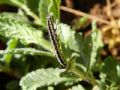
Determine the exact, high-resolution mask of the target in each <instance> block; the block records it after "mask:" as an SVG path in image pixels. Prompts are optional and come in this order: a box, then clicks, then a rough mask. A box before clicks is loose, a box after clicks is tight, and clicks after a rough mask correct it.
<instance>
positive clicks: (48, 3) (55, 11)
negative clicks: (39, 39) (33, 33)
mask: <svg viewBox="0 0 120 90" xmlns="http://www.w3.org/2000/svg"><path fill="white" fill-rule="evenodd" d="M60 1H61V0H40V3H39V16H40V20H41V21H40V23H41V24H42V25H43V26H45V27H46V26H47V23H46V17H47V16H48V14H52V15H53V17H54V19H55V20H58V21H59V19H60V10H59V9H60V8H59V6H60Z"/></svg>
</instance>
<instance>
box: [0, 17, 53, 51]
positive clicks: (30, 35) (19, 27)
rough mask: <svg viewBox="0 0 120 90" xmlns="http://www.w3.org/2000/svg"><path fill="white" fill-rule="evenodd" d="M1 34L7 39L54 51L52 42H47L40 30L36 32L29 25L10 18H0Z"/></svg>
mask: <svg viewBox="0 0 120 90" xmlns="http://www.w3.org/2000/svg"><path fill="white" fill-rule="evenodd" d="M0 34H1V35H3V36H5V37H7V38H17V39H20V41H21V42H22V43H23V44H26V45H27V44H30V43H35V44H37V45H41V46H42V47H43V48H45V49H47V50H50V51H52V50H53V49H52V46H51V44H50V42H48V41H47V40H45V39H44V38H43V36H42V32H41V31H40V30H36V29H35V28H33V27H31V26H30V25H29V24H26V23H23V22H19V21H16V20H13V19H10V18H6V17H0Z"/></svg>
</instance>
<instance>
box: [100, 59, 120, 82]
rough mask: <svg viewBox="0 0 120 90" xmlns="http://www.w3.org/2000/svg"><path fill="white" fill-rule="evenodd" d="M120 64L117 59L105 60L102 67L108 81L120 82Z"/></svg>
mask: <svg viewBox="0 0 120 90" xmlns="http://www.w3.org/2000/svg"><path fill="white" fill-rule="evenodd" d="M118 68H120V64H119V62H117V60H116V59H114V58H112V57H108V58H106V59H105V61H104V63H103V67H102V73H103V74H105V75H106V77H107V78H106V79H108V80H110V81H114V82H116V83H117V82H120V76H119V69H118Z"/></svg>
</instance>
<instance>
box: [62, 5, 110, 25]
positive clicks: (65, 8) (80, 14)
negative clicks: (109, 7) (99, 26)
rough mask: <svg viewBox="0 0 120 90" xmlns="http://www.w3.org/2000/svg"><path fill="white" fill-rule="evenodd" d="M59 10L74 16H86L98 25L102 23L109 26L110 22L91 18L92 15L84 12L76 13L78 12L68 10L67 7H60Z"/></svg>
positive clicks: (94, 17)
mask: <svg viewBox="0 0 120 90" xmlns="http://www.w3.org/2000/svg"><path fill="white" fill-rule="evenodd" d="M60 9H61V10H63V11H66V12H69V13H72V14H75V15H77V16H87V17H88V18H89V19H91V20H96V21H98V22H100V23H104V24H107V25H109V24H110V22H109V21H107V20H104V19H102V18H99V17H96V16H93V15H90V14H87V13H84V12H81V11H78V10H75V9H71V8H68V7H65V6H60Z"/></svg>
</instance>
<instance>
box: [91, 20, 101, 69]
mask: <svg viewBox="0 0 120 90" xmlns="http://www.w3.org/2000/svg"><path fill="white" fill-rule="evenodd" d="M101 36H102V35H101V32H100V31H99V30H98V29H97V27H96V22H95V21H94V22H93V23H92V34H91V38H92V51H91V55H90V69H91V68H92V67H93V66H94V64H95V62H96V56H97V53H98V49H99V48H101V47H102V46H103V45H102V37H101Z"/></svg>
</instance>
